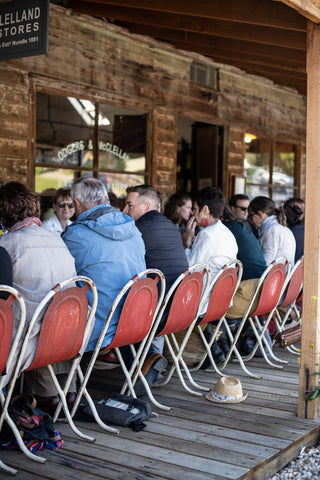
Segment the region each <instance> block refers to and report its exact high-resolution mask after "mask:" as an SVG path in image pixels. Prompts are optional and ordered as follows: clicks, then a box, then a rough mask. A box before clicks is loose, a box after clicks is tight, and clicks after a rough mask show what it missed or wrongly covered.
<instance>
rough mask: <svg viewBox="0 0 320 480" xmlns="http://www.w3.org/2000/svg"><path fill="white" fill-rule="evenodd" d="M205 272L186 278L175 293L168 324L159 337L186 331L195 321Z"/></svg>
mask: <svg viewBox="0 0 320 480" xmlns="http://www.w3.org/2000/svg"><path fill="white" fill-rule="evenodd" d="M204 274H205V272H204V271H203V272H202V273H199V272H193V273H190V274H189V275H187V276H186V277H184V279H183V280H182V282H181V283H180V284H179V286H178V288H177V290H176V291H175V293H174V296H173V299H172V303H171V307H170V310H169V314H168V318H167V321H166V324H165V326H164V328H163V329H162V331H161V332H160V333H158V335H157V336H160V335H166V334H168V333H176V332H181V331H182V330H185V329H186V328H188V327H189V326H190V324H191V323H192V321H193V320H194V318H195V316H196V314H197V311H198V307H199V302H200V299H201V294H202V288H203V276H204Z"/></svg>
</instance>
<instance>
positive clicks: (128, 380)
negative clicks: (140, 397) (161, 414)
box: [115, 345, 171, 411]
mask: <svg viewBox="0 0 320 480" xmlns="http://www.w3.org/2000/svg"><path fill="white" fill-rule="evenodd" d="M131 347H132V348H131V351H132V354H133V356H134V361H133V364H132V365H131V368H130V371H129V370H128V369H127V367H126V364H125V363H124V361H123V358H122V355H121V352H120V350H119V348H115V352H116V354H117V357H118V359H119V362H120V364H121V367H122V371H123V373H124V375H125V377H126V381H125V382H124V384H123V386H122V389H121V394H124V393H125V391H126V390H127V389H129V390H130V393H131V395H132V396H133V397H134V398H136V397H137V396H136V393H135V390H134V385H135V383H136V380H138V378H140V380H141V381H142V383H143V385H144V388H145V390H146V392H147V395H148V398H149V400H150V401H151V402H152V403H153V404H154V405H155V406H156V407H158V408H160V409H161V410H166V411H170V410H171V407H168V406H167V405H163V404H162V403H160V402H158V400H156V399H155V397H154V395H153V393H152V391H151V388H150V387H149V384H148V382H147V380H146V379H145V376H144V375H143V374H142V372H141V368H142V365H141V363H140V362H139V359H138V358H137V353H136V350H135V348H134V346H133V345H132V346H131ZM134 367H136V372H135V376H134V378H133V380H132V375H133V373H134Z"/></svg>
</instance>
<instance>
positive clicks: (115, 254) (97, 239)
mask: <svg viewBox="0 0 320 480" xmlns="http://www.w3.org/2000/svg"><path fill="white" fill-rule="evenodd" d="M71 196H72V201H73V202H74V204H75V209H76V215H77V220H76V221H75V222H74V223H72V224H71V225H70V226H69V227H67V229H66V230H65V231H64V232H63V234H62V238H63V240H64V242H65V244H66V245H67V247H68V249H69V251H70V253H71V255H72V256H73V257H74V259H75V265H76V270H77V274H78V275H85V276H87V277H89V278H91V279H92V280H93V281H94V282H95V284H96V287H97V290H98V306H97V311H96V315H95V323H94V327H93V330H92V333H91V337H90V339H89V342H88V345H87V348H86V351H93V350H94V348H95V346H96V343H97V341H98V338H99V336H100V333H101V330H102V328H103V326H104V324H105V321H106V318H107V315H108V313H109V310H110V308H111V306H112V303H113V301H114V300H115V298H116V296H117V295H118V293H119V292H120V290H121V289H122V287H123V286H124V285H125V284H126V283H127V282H128V281H129V280H130V279H131V278H132V277H133V276H134V275H136V274H137V273H140V272H141V271H142V270H145V268H146V264H145V259H144V255H145V247H144V243H143V240H142V236H141V233H140V232H139V230H138V229H137V227H136V226H135V223H134V220H133V219H132V218H130V217H128V216H127V215H125V214H124V213H123V212H120V211H119V210H117V209H116V208H114V207H111V205H110V203H109V198H108V193H107V190H106V188H105V186H104V184H103V183H102V182H101V181H100V180H98V179H96V178H91V177H82V178H79V179H78V180H76V181H75V182H74V183H73V185H72V187H71ZM88 300H89V304H90V305H91V304H92V294H91V293H90V294H89V295H88ZM119 316H120V309H118V312H117V314H115V315H113V318H112V322H111V324H110V326H109V328H108V330H107V333H106V336H105V338H104V341H103V343H102V348H103V347H107V346H108V345H109V344H110V343H111V341H112V339H113V337H114V335H115V332H116V328H117V324H118V320H119ZM109 360H110V355H109V354H108V353H107V352H106V354H105V355H101V356H99V359H98V361H99V367H100V368H102V367H103V363H104V364H105V368H108V367H109V366H110V365H109Z"/></svg>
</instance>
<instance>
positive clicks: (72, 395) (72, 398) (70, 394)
mask: <svg viewBox="0 0 320 480" xmlns="http://www.w3.org/2000/svg"><path fill="white" fill-rule="evenodd" d="M76 398H77V394H76V392H68V393H67V395H66V399H67V404H68V408H69V410H72V407H73V405H74V402H75V401H76Z"/></svg>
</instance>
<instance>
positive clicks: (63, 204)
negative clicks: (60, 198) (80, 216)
mask: <svg viewBox="0 0 320 480" xmlns="http://www.w3.org/2000/svg"><path fill="white" fill-rule="evenodd" d="M57 206H58V208H64V207H68V208H74V205H73V203H72V202H59V203H57Z"/></svg>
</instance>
